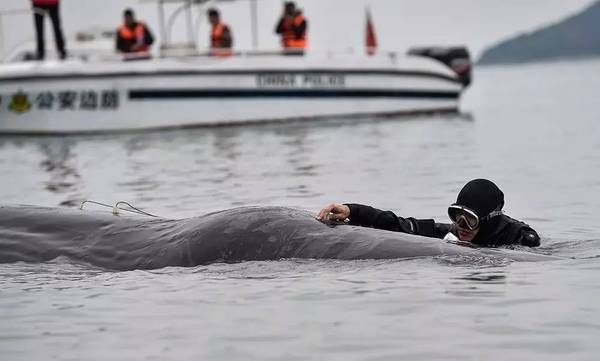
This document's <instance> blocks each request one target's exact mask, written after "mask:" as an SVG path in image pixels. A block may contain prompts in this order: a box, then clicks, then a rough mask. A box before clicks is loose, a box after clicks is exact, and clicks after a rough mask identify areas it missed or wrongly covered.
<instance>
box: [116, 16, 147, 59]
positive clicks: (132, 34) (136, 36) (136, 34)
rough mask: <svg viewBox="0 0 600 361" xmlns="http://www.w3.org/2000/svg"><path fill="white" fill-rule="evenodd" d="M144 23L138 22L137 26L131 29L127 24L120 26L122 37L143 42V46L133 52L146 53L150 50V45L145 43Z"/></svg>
mask: <svg viewBox="0 0 600 361" xmlns="http://www.w3.org/2000/svg"><path fill="white" fill-rule="evenodd" d="M145 31H146V30H145V29H144V24H142V23H137V25H136V26H135V28H134V29H133V30H131V29H130V28H129V27H128V26H127V25H125V24H123V25H121V27H120V28H119V36H120V37H121V39H124V40H130V41H133V42H134V43H139V44H142V46H141V47H140V48H139V49H137V50H135V51H132V52H136V53H144V52H147V51H148V46H147V45H146V44H145V43H144V34H145Z"/></svg>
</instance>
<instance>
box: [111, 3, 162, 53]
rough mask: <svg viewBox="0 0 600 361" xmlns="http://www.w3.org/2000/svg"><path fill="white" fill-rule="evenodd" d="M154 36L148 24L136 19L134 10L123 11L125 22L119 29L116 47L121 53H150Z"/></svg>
mask: <svg viewBox="0 0 600 361" xmlns="http://www.w3.org/2000/svg"><path fill="white" fill-rule="evenodd" d="M152 43H154V37H153V35H152V33H151V32H150V30H149V29H148V27H147V26H146V24H144V23H143V22H141V21H136V19H135V14H134V13H133V10H131V9H126V10H125V11H124V12H123V24H122V25H121V26H120V27H119V29H118V30H117V42H116V48H117V50H118V51H120V52H121V53H125V54H132V53H133V54H139V55H148V56H149V55H150V53H149V52H150V46H151V45H152Z"/></svg>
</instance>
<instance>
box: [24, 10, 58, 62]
mask: <svg viewBox="0 0 600 361" xmlns="http://www.w3.org/2000/svg"><path fill="white" fill-rule="evenodd" d="M59 2H60V1H59V0H32V1H31V3H32V5H33V10H34V12H33V19H34V22H35V33H36V40H37V59H38V60H42V59H44V57H45V55H46V44H45V43H44V15H48V16H50V20H51V21H52V28H53V29H54V40H55V41H56V51H57V52H58V56H59V57H60V58H61V59H64V58H66V57H67V51H66V50H65V38H64V36H63V31H62V28H61V25H60V12H59V8H58V4H59Z"/></svg>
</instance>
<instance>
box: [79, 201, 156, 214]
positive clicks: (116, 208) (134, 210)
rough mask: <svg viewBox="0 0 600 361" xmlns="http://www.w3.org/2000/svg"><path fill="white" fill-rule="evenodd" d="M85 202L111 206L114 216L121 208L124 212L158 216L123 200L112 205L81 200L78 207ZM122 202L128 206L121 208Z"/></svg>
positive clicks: (81, 207) (80, 207)
mask: <svg viewBox="0 0 600 361" xmlns="http://www.w3.org/2000/svg"><path fill="white" fill-rule="evenodd" d="M86 203H92V204H97V205H99V206H103V207H107V208H111V209H112V213H113V214H114V215H115V216H116V215H118V214H119V211H120V210H121V211H125V212H131V213H136V214H141V215H144V216H149V217H155V218H158V216H156V215H154V214H151V213H148V212H145V211H142V210H141V209H139V208H137V207H134V206H132V205H131V204H129V203H127V202H125V201H119V202H117V203H115V205H114V206H111V205H110V204H106V203H102V202H96V201H90V200H85V201H83V202H81V206H79V209H81V210H83V206H84V205H85V204H86ZM122 204H124V205H126V206H127V207H129V208H122V207H120V205H122Z"/></svg>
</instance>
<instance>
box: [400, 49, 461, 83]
mask: <svg viewBox="0 0 600 361" xmlns="http://www.w3.org/2000/svg"><path fill="white" fill-rule="evenodd" d="M408 54H409V55H418V56H426V57H428V58H433V59H435V60H438V61H440V62H442V63H444V64H446V65H447V66H448V67H449V68H450V69H452V70H453V71H454V72H455V73H456V75H458V78H459V79H460V81H461V83H463V84H464V85H465V86H468V85H469V84H471V70H472V64H471V56H470V55H469V50H468V49H467V48H466V47H464V46H456V47H423V48H412V49H410V50H409V51H408Z"/></svg>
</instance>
